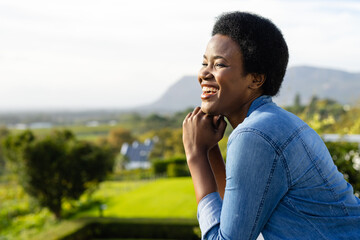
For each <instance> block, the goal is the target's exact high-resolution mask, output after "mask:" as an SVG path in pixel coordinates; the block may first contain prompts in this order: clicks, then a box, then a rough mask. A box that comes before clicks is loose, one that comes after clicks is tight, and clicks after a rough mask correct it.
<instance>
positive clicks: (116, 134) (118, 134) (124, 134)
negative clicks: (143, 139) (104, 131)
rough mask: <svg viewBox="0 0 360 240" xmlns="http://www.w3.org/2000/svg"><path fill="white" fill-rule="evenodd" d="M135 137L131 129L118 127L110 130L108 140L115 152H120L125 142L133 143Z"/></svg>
mask: <svg viewBox="0 0 360 240" xmlns="http://www.w3.org/2000/svg"><path fill="white" fill-rule="evenodd" d="M133 141H135V138H134V137H133V135H132V134H131V131H129V130H127V129H125V128H116V129H113V130H111V131H110V132H109V135H108V138H107V142H108V143H109V144H110V146H111V147H112V148H113V149H114V151H115V152H119V150H120V148H121V146H122V145H123V143H125V142H127V143H132V142H133Z"/></svg>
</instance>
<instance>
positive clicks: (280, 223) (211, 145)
mask: <svg viewBox="0 0 360 240" xmlns="http://www.w3.org/2000/svg"><path fill="white" fill-rule="evenodd" d="M287 62H288V48H287V44H286V42H285V40H284V38H283V36H282V34H281V32H280V30H279V29H278V28H277V27H276V26H275V25H274V24H273V23H272V22H271V21H269V20H268V19H265V18H263V17H260V16H257V15H254V14H250V13H244V12H232V13H227V14H224V15H222V16H221V17H220V18H219V19H218V21H217V22H216V23H215V26H214V28H213V36H212V38H211V39H210V41H209V43H208V45H207V48H206V51H205V54H204V58H203V64H202V65H203V66H202V68H201V70H200V71H199V75H198V80H199V83H200V84H201V87H202V90H203V93H202V94H201V99H202V104H201V108H200V107H197V108H195V109H194V111H193V112H190V113H189V114H188V115H187V116H186V118H185V120H184V122H183V143H184V148H185V153H186V157H187V163H188V166H189V169H190V172H191V176H192V180H193V184H194V188H195V195H196V199H197V202H198V220H199V223H200V228H201V231H202V237H203V239H256V238H257V237H258V236H259V234H260V232H261V233H262V235H263V236H264V238H265V239H360V228H359V226H360V200H359V199H358V198H357V197H356V196H354V194H353V188H352V186H351V185H350V184H349V183H347V182H346V181H345V180H344V177H343V175H342V174H341V173H340V172H339V171H338V170H337V168H336V166H335V165H334V162H333V160H332V159H331V156H330V154H329V152H328V150H327V148H326V146H325V144H324V142H323V141H322V139H321V138H320V137H319V135H318V134H317V133H316V132H315V131H314V130H313V129H311V128H310V127H309V126H308V125H307V124H306V123H305V122H303V121H302V120H301V119H299V118H298V117H296V116H295V115H293V114H291V113H289V112H287V111H285V110H283V109H281V108H280V107H278V106H277V105H276V104H275V103H273V102H272V96H275V95H276V94H277V93H278V91H279V89H280V86H281V83H282V81H283V77H284V74H285V71H286V67H287ZM223 117H226V118H227V119H228V120H229V122H230V124H231V125H232V127H233V128H234V131H233V132H232V133H231V135H230V137H229V141H228V145H227V147H228V148H227V161H226V166H225V164H224V161H223V159H222V156H221V153H220V150H219V146H218V142H219V141H220V140H221V139H222V137H223V134H224V131H225V128H226V122H225V120H224V118H223Z"/></svg>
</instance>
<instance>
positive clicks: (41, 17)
mask: <svg viewBox="0 0 360 240" xmlns="http://www.w3.org/2000/svg"><path fill="white" fill-rule="evenodd" d="M233 10H244V11H251V12H255V13H258V14H260V15H263V16H265V17H268V18H270V19H272V20H273V21H274V23H275V24H277V25H278V26H279V27H280V29H281V30H282V32H283V34H284V36H285V38H286V40H287V42H288V45H289V49H290V56H291V59H290V65H298V64H307V65H316V66H323V67H333V68H340V69H344V70H350V71H360V69H359V66H358V64H357V62H358V61H357V59H358V58H359V56H360V49H359V48H357V47H356V46H357V43H358V42H360V30H358V26H359V23H360V3H358V2H356V1H340V0H338V1H320V0H318V1H300V0H294V1H285V0H282V1H281V0H278V1H275V0H273V1H265V0H262V1H259V0H256V1H250V0H246V1H213V0H211V1H205V0H201V1H190V0H185V1H179V0H176V1H175V0H174V1H165V0H155V1H146V0H137V1H120V0H113V1H110V0H108V1H95V0H92V1H85V0H71V1H70V0H66V1H45V0H44V1H39V0H36V1H25V0H22V1H21V0H16V1H11V0H2V1H1V2H0V46H1V48H0V79H1V80H0V81H1V88H0V109H11V108H29V109H30V108H45V107H64V108H79V107H86V108H94V107H96V108H98V107H105V108H112V107H119V108H121V107H126V106H131V105H137V104H142V103H148V102H150V101H153V100H155V99H156V98H158V97H159V95H160V94H161V93H162V92H164V91H165V90H166V89H167V87H168V86H169V85H171V84H172V83H173V82H175V81H176V80H177V79H179V78H180V77H181V76H183V75H185V74H196V73H197V70H198V68H199V67H200V63H201V56H202V54H203V51H204V49H205V47H206V43H207V41H208V39H209V38H210V32H211V28H212V25H213V23H214V21H215V17H216V16H218V15H219V14H220V13H222V12H225V11H233ZM9 99H11V100H9Z"/></svg>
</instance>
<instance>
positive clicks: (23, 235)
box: [0, 177, 196, 240]
mask: <svg viewBox="0 0 360 240" xmlns="http://www.w3.org/2000/svg"><path fill="white" fill-rule="evenodd" d="M8 184H10V185H8ZM8 184H5V182H2V183H1V184H0V240H3V239H7V240H11V239H40V238H38V237H37V236H38V235H39V234H40V235H42V234H43V233H46V232H48V231H50V235H49V236H51V235H52V234H53V233H54V232H57V231H60V232H63V231H72V229H74V230H75V229H78V228H79V227H81V226H82V224H84V223H83V222H82V221H81V218H88V217H90V218H91V217H99V216H100V210H99V204H89V201H87V197H86V196H85V195H84V196H82V198H81V199H80V200H79V201H78V202H77V205H78V206H80V207H79V208H75V209H74V208H71V206H70V204H68V203H65V204H64V213H65V215H67V216H69V218H68V219H65V220H63V221H61V222H56V220H55V219H54V217H53V216H52V214H51V213H50V212H49V211H48V210H46V209H42V210H40V209H39V208H36V207H35V208H34V205H33V203H31V201H30V198H29V197H28V196H27V195H26V193H24V192H23V190H22V189H21V188H20V187H19V186H18V185H17V184H16V183H15V182H13V181H11V182H10V183H8ZM91 202H92V203H101V204H105V205H106V209H104V210H103V216H104V217H106V218H108V217H115V218H128V219H129V220H131V218H137V219H138V218H151V219H161V218H172V219H176V218H181V219H189V220H191V219H196V201H195V194H194V190H193V185H192V181H191V178H189V177H186V178H164V179H157V180H146V181H144V180H143V181H106V182H103V183H101V184H100V186H99V189H97V190H96V191H95V192H94V193H93V195H92V197H91V200H90V203H91ZM86 204H88V206H87V207H81V206H86ZM34 209H35V210H34ZM70 213H72V214H70ZM42 239H48V238H47V237H46V238H42Z"/></svg>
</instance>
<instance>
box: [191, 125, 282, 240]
mask: <svg viewBox="0 0 360 240" xmlns="http://www.w3.org/2000/svg"><path fill="white" fill-rule="evenodd" d="M286 179H287V175H286V170H285V168H284V164H283V159H282V155H281V154H280V153H279V151H277V149H276V146H275V143H273V142H271V140H270V139H269V138H266V136H263V135H261V134H259V133H255V132H251V131H249V132H241V133H236V135H235V136H232V137H231V139H230V141H229V144H228V150H227V161H226V188H225V195H224V199H223V201H221V198H220V196H218V195H219V194H218V193H217V194H216V193H211V194H209V195H207V196H205V197H204V198H203V199H202V200H201V201H200V202H199V205H198V219H199V223H200V229H201V231H202V238H203V239H256V238H257V237H258V235H259V234H260V232H261V230H262V229H263V227H264V226H265V224H266V223H267V221H268V219H269V217H270V216H271V213H272V212H273V211H274V209H275V208H276V206H277V204H278V203H279V201H280V200H281V198H282V197H283V196H284V194H285V193H286V191H287V189H288V183H287V180H286Z"/></svg>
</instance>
